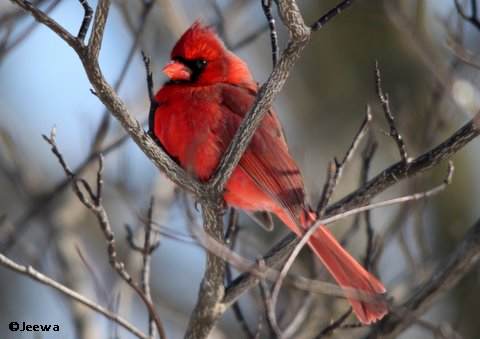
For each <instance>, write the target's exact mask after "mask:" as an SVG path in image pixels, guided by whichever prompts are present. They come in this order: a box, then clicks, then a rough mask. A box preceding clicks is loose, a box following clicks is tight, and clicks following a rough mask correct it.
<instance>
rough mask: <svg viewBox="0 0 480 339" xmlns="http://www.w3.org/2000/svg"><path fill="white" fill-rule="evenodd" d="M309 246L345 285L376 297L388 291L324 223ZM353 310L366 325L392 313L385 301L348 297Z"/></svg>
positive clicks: (331, 272) (342, 285)
mask: <svg viewBox="0 0 480 339" xmlns="http://www.w3.org/2000/svg"><path fill="white" fill-rule="evenodd" d="M309 245H310V247H311V249H312V250H313V251H314V252H315V254H316V255H317V256H318V257H319V258H320V260H321V261H322V262H323V264H324V265H325V267H326V268H327V269H328V271H329V272H330V274H332V276H333V277H334V278H335V280H336V281H337V283H338V284H339V285H340V286H341V287H348V288H354V289H357V290H359V291H361V292H363V293H366V294H367V295H371V296H372V298H375V297H376V296H378V295H379V294H383V293H385V287H384V286H383V285H382V283H381V282H380V281H378V279H377V278H375V277H374V276H373V275H372V274H370V273H369V272H367V271H366V270H365V269H364V268H363V267H362V266H361V265H360V264H359V263H358V262H357V261H356V260H355V259H354V258H353V257H352V256H351V255H350V254H349V253H348V252H347V251H346V250H345V249H343V247H342V246H341V245H340V244H339V243H338V241H337V240H336V239H335V238H334V236H333V235H332V234H331V233H330V231H329V230H328V229H327V228H325V227H324V226H321V227H320V228H319V229H318V231H316V233H315V234H314V235H313V236H312V237H311V238H310V241H309ZM348 300H349V302H350V304H351V305H352V308H353V312H354V313H355V314H356V316H357V318H358V319H359V320H360V321H361V322H362V323H364V324H370V323H372V322H375V321H377V320H379V319H381V318H382V317H383V316H384V315H385V314H387V312H388V308H387V304H386V302H385V301H384V300H381V299H380V300H372V301H368V302H367V301H360V300H357V299H354V298H349V299H348Z"/></svg>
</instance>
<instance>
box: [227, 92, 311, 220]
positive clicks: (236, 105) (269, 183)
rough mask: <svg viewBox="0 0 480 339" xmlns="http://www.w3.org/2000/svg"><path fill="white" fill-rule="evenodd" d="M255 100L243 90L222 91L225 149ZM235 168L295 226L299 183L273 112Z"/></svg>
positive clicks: (302, 197) (301, 204)
mask: <svg viewBox="0 0 480 339" xmlns="http://www.w3.org/2000/svg"><path fill="white" fill-rule="evenodd" d="M255 97H256V93H255V92H254V91H252V90H249V89H246V88H242V87H238V86H229V85H226V86H224V87H223V91H222V100H223V102H222V104H221V107H222V109H223V110H224V112H223V113H224V117H225V120H224V124H225V125H224V126H222V127H223V128H222V129H223V131H224V133H225V135H224V138H222V140H225V141H227V145H226V146H228V143H229V142H230V141H231V140H232V138H233V136H234V134H235V132H236V131H237V129H238V127H239V125H240V123H241V121H242V120H243V118H244V116H245V115H246V114H247V113H248V111H249V110H250V108H251V107H252V106H253V103H254V102H255ZM226 146H225V147H226ZM239 166H240V167H241V168H242V169H243V170H244V172H245V173H247V174H248V175H249V176H250V177H251V178H252V179H253V181H254V182H255V183H256V184H257V185H258V186H259V187H260V188H261V189H262V190H263V191H264V192H266V193H267V194H269V195H270V196H271V197H272V199H274V200H275V201H277V203H278V204H279V206H281V207H283V208H284V210H286V211H287V212H288V213H289V214H290V216H291V217H292V219H293V220H295V221H297V222H298V218H299V217H300V214H301V213H302V211H304V208H305V193H304V185H303V179H302V176H301V173H300V171H299V169H298V166H297V164H296V163H295V161H294V160H293V158H292V157H291V155H290V154H289V152H288V148H287V144H286V142H285V138H284V136H283V132H282V128H281V125H280V122H279V120H278V118H277V116H276V114H275V112H274V111H273V110H270V111H269V112H268V113H267V114H266V115H265V117H264V119H263V121H262V122H261V124H260V127H259V128H258V129H257V131H256V133H255V135H254V136H253V138H252V141H251V143H250V145H249V147H248V148H247V150H246V152H245V154H244V155H243V157H242V159H241V160H240V163H239Z"/></svg>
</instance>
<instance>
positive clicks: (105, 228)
mask: <svg viewBox="0 0 480 339" xmlns="http://www.w3.org/2000/svg"><path fill="white" fill-rule="evenodd" d="M43 138H44V139H45V140H46V141H47V142H48V143H49V144H50V146H51V148H52V153H53V154H54V155H55V156H56V157H57V159H58V161H59V162H60V164H61V166H62V168H63V170H64V171H65V173H66V174H67V176H70V177H71V178H72V179H73V181H72V185H73V189H74V192H75V194H76V195H77V197H78V198H79V200H80V201H81V202H82V203H83V205H85V207H87V208H88V209H89V210H90V211H91V212H92V213H93V214H94V216H95V217H96V219H97V221H98V224H99V226H100V229H101V231H102V232H103V234H104V236H105V240H106V242H107V254H108V260H109V263H110V265H111V266H112V268H113V269H115V271H116V272H117V273H118V275H119V276H120V277H121V278H122V279H123V280H124V281H125V282H126V283H127V284H128V285H129V286H130V287H131V288H132V289H133V290H134V291H135V292H136V293H137V295H138V296H139V297H140V299H142V301H143V303H144V304H145V306H146V307H147V309H148V312H149V314H150V316H151V317H152V318H153V319H154V320H155V324H156V326H157V329H158V332H159V335H160V338H162V339H165V338H166V335H165V330H164V329H163V325H162V322H161V320H160V317H159V315H158V313H157V311H156V310H155V307H154V306H153V304H152V302H151V300H149V298H148V297H147V295H146V294H145V293H144V291H143V290H142V289H141V288H140V287H139V286H138V285H137V283H135V282H134V281H133V279H132V277H131V275H130V274H129V273H128V272H127V270H126V269H125V264H124V263H123V262H121V261H119V260H118V259H117V249H116V242H115V235H114V233H113V230H112V227H111V225H110V220H109V218H108V215H107V212H106V210H105V208H104V206H103V205H102V187H103V178H102V175H103V156H101V155H100V156H99V158H98V159H99V167H98V171H97V189H96V192H95V193H94V192H93V191H94V190H93V189H92V188H91V187H90V185H89V183H88V182H87V181H86V180H84V179H82V178H76V177H75V176H74V174H73V173H72V171H71V170H70V168H69V167H68V165H67V163H66V161H65V159H64V158H63V155H62V153H61V152H60V151H59V149H58V147H57V144H56V140H55V129H52V132H51V134H50V137H47V136H45V135H44V136H43ZM80 184H82V186H83V188H84V189H85V190H86V191H87V192H88V194H89V197H86V196H85V194H84V193H83V191H82V190H81V188H80Z"/></svg>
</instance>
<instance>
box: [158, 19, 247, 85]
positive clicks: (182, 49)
mask: <svg viewBox="0 0 480 339" xmlns="http://www.w3.org/2000/svg"><path fill="white" fill-rule="evenodd" d="M163 72H164V73H165V74H166V75H167V76H168V77H169V78H170V80H172V81H174V82H184V83H188V84H191V85H198V86H207V85H212V84H217V83H222V82H223V83H231V84H236V85H243V84H247V85H250V84H251V83H253V84H254V81H253V79H252V76H251V74H250V72H249V70H248V67H247V65H246V64H245V63H244V62H243V60H241V59H240V58H239V57H237V56H236V55H234V54H233V53H232V52H230V51H229V50H228V49H227V48H226V47H225V45H224V44H223V42H222V41H221V40H220V38H219V37H218V36H217V34H216V33H215V32H214V31H213V29H212V28H211V27H208V26H205V25H203V24H202V23H201V22H200V21H196V22H195V23H194V24H193V25H192V26H190V28H189V29H187V31H186V32H185V33H184V34H183V35H182V37H181V38H180V39H179V40H178V41H177V43H176V44H175V47H174V48H173V50H172V52H171V61H170V62H169V63H168V64H167V65H166V66H165V67H164V68H163Z"/></svg>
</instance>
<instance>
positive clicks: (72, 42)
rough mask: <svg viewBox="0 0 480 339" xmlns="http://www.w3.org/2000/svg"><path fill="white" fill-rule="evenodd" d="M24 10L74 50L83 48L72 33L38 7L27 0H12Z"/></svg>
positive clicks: (78, 50)
mask: <svg viewBox="0 0 480 339" xmlns="http://www.w3.org/2000/svg"><path fill="white" fill-rule="evenodd" d="M12 1H13V2H15V3H16V4H17V5H19V6H20V7H22V8H23V9H24V10H26V11H28V12H30V13H31V14H32V15H33V17H34V18H35V19H36V20H37V21H38V22H40V23H42V24H44V25H45V26H47V27H48V28H50V29H51V30H52V31H53V32H55V33H56V34H57V35H58V36H59V37H60V38H61V39H62V40H64V41H65V42H66V43H67V44H68V45H69V46H70V47H72V48H73V49H74V50H75V51H77V52H80V51H81V50H82V48H83V44H82V43H81V42H80V41H79V40H78V39H77V38H76V37H74V36H73V35H71V34H70V33H69V32H68V31H67V30H66V29H65V28H63V27H62V26H61V25H60V24H59V23H58V22H56V21H55V20H53V19H52V18H50V17H49V16H48V15H47V14H45V13H44V12H42V11H41V10H40V9H38V8H37V7H35V6H34V5H32V3H31V2H30V1H27V0H12Z"/></svg>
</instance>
